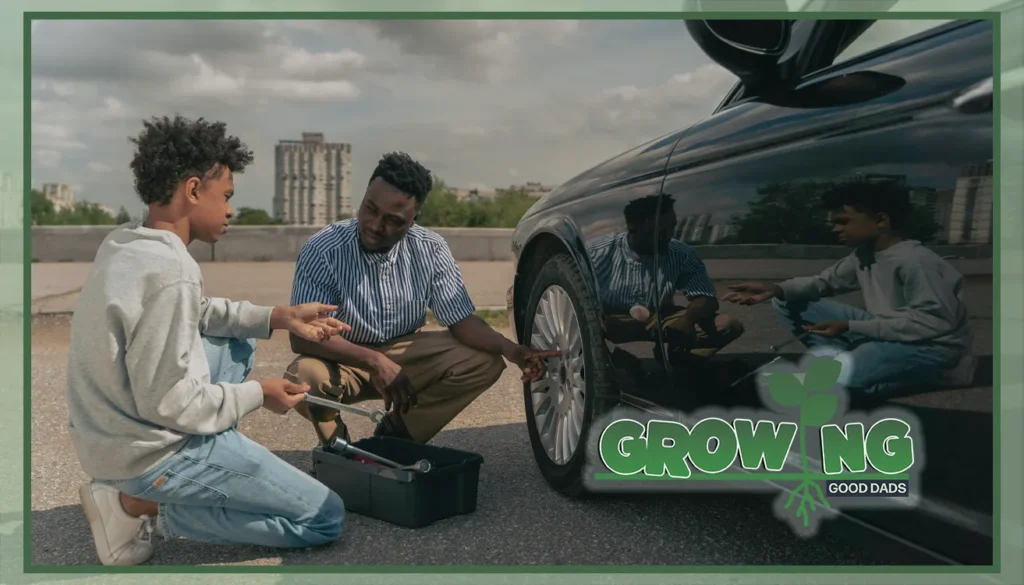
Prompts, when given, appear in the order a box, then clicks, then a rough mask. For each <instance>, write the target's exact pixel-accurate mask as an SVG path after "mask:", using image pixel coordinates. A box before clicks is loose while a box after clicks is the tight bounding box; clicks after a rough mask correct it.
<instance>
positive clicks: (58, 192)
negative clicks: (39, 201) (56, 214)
mask: <svg viewBox="0 0 1024 585" xmlns="http://www.w3.org/2000/svg"><path fill="white" fill-rule="evenodd" d="M43 195H45V196H46V198H47V199H49V200H50V202H51V203H53V210H54V211H61V210H63V209H74V207H75V194H74V192H73V191H72V190H71V187H68V186H67V185H65V184H63V183H44V184H43Z"/></svg>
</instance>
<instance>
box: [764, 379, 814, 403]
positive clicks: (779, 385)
mask: <svg viewBox="0 0 1024 585" xmlns="http://www.w3.org/2000/svg"><path fill="white" fill-rule="evenodd" d="M767 377H768V393H769V394H771V397H772V400H774V401H775V402H778V403H779V404H781V405H782V406H796V405H798V404H800V403H802V402H803V401H804V396H805V393H804V386H803V384H801V383H800V380H797V379H796V376H794V375H793V374H768V375H767Z"/></svg>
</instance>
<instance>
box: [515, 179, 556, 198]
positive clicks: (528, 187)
mask: <svg viewBox="0 0 1024 585" xmlns="http://www.w3.org/2000/svg"><path fill="white" fill-rule="evenodd" d="M512 188H513V189H522V190H523V191H525V192H526V194H527V195H528V196H530V197H537V198H541V197H543V196H545V195H547V194H548V193H550V192H551V191H553V190H554V188H555V186H554V185H544V184H542V183H537V182H533V181H529V182H527V183H526V184H525V185H513V186H512Z"/></svg>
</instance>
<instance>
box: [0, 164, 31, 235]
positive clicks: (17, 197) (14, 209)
mask: <svg viewBox="0 0 1024 585" xmlns="http://www.w3.org/2000/svg"><path fill="white" fill-rule="evenodd" d="M24 209H25V206H24V196H23V195H22V192H21V181H20V179H19V178H18V177H17V176H15V175H12V174H10V173H8V172H6V171H0V229H13V228H19V227H22V225H23V224H24V221H25V215H24Z"/></svg>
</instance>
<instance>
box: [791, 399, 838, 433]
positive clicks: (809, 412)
mask: <svg viewBox="0 0 1024 585" xmlns="http://www.w3.org/2000/svg"><path fill="white" fill-rule="evenodd" d="M838 407H839V397H838V396H836V395H835V394H811V395H810V396H808V397H807V399H806V400H805V401H804V403H803V406H801V407H800V424H802V425H804V426H808V427H820V426H822V425H825V424H828V421H830V420H832V417H833V416H834V415H835V414H836V409H837V408H838Z"/></svg>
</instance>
